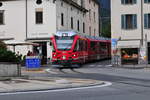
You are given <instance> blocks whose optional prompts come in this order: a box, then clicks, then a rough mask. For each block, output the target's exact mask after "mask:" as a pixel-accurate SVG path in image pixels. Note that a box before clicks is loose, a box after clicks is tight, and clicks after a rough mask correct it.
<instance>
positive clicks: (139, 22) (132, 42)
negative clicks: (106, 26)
mask: <svg viewBox="0 0 150 100" xmlns="http://www.w3.org/2000/svg"><path fill="white" fill-rule="evenodd" d="M149 8H150V0H113V1H112V2H111V26H112V27H111V28H112V30H111V31H112V49H113V56H114V55H119V56H120V58H121V59H120V60H119V61H120V62H119V63H120V64H125V63H126V62H127V60H128V61H130V62H127V63H126V64H146V63H147V62H149V63H150V47H149V46H150V34H149V33H150V30H149V29H150V9H149ZM116 47H117V48H118V50H117V51H118V53H117V51H116ZM125 54H128V57H127V56H126V55H125ZM136 55H137V56H136Z"/></svg>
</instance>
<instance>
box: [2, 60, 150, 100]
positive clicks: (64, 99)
mask: <svg viewBox="0 0 150 100" xmlns="http://www.w3.org/2000/svg"><path fill="white" fill-rule="evenodd" d="M30 75H33V76H34V75H39V76H51V77H56V76H59V77H75V78H84V79H85V78H86V79H96V80H103V81H109V82H112V85H111V86H107V87H96V88H89V89H88V88H87V89H82V88H81V89H70V90H58V91H42V92H30V93H28V92H27V93H15V94H0V100H149V98H150V69H136V70H135V69H134V70H133V69H120V68H119V69H118V68H117V69H116V68H111V67H110V66H109V63H108V62H104V63H103V62H99V63H98V62H97V63H90V64H87V65H84V66H83V67H82V68H79V69H74V70H70V69H63V70H61V71H59V70H56V69H51V70H50V72H49V73H39V74H30Z"/></svg>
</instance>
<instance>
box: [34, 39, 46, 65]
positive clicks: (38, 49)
mask: <svg viewBox="0 0 150 100" xmlns="http://www.w3.org/2000/svg"><path fill="white" fill-rule="evenodd" d="M36 43H38V44H39V46H33V52H35V53H36V54H37V55H38V56H40V57H41V64H42V65H44V64H47V42H36Z"/></svg>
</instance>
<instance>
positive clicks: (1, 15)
mask: <svg viewBox="0 0 150 100" xmlns="http://www.w3.org/2000/svg"><path fill="white" fill-rule="evenodd" d="M3 24H4V10H0V25H3Z"/></svg>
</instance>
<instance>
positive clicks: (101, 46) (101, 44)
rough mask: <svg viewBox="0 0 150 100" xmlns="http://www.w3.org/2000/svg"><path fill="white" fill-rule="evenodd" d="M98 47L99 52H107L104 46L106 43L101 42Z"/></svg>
mask: <svg viewBox="0 0 150 100" xmlns="http://www.w3.org/2000/svg"><path fill="white" fill-rule="evenodd" d="M99 45H100V50H101V51H103V52H105V51H107V45H106V43H103V42H101V43H100V44H99Z"/></svg>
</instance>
